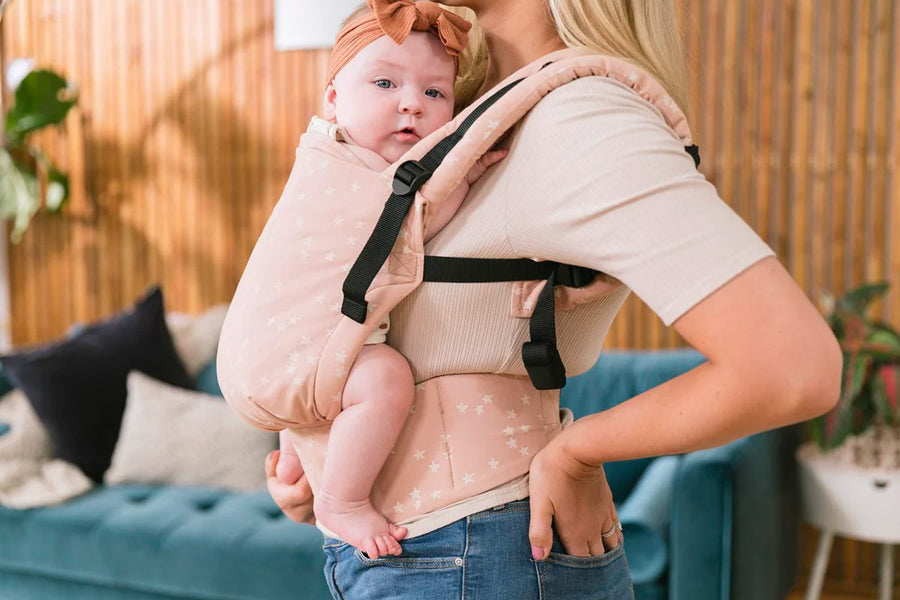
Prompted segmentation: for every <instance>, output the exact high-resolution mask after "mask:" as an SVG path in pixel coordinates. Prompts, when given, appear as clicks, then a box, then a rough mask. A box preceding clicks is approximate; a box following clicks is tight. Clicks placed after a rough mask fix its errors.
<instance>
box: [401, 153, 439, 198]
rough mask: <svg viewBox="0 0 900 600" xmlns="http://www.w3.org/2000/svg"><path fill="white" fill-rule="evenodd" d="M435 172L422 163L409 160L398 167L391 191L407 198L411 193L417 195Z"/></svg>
mask: <svg viewBox="0 0 900 600" xmlns="http://www.w3.org/2000/svg"><path fill="white" fill-rule="evenodd" d="M433 174H434V171H432V170H430V169H426V168H425V167H423V166H422V163H420V162H419V161H416V160H408V161H406V162H405V163H403V164H401V165H400V166H399V167H397V171H396V172H395V173H394V181H393V183H392V184H391V189H392V190H393V191H394V193H395V194H397V195H398V196H406V195H407V194H410V193H413V194H414V193H416V192H417V191H419V188H420V187H422V186H423V185H425V182H426V181H428V180H429V179H430V178H431V176H432V175H433Z"/></svg>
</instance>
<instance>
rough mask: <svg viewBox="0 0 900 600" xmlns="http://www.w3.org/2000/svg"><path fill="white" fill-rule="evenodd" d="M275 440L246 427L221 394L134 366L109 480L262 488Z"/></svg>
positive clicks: (273, 436) (245, 488) (129, 378)
mask: <svg viewBox="0 0 900 600" xmlns="http://www.w3.org/2000/svg"><path fill="white" fill-rule="evenodd" d="M277 440H278V436H276V435H275V434H273V433H270V432H268V431H262V430H259V429H254V428H252V427H248V426H247V424H246V423H245V422H244V421H243V420H242V419H241V418H240V417H238V416H237V415H236V414H235V413H234V412H233V411H232V410H231V409H230V408H229V407H228V405H227V404H225V402H223V401H222V399H221V398H219V397H216V396H211V395H209V394H204V393H202V392H194V391H191V390H185V389H181V388H177V387H174V386H171V385H169V384H167V383H163V382H161V381H156V380H155V379H153V378H152V377H148V376H147V375H144V374H143V373H141V372H139V371H132V372H131V373H129V374H128V400H127V402H126V404H125V416H124V417H123V418H122V430H121V432H120V433H119V441H118V443H117V444H116V450H115V452H114V453H113V457H112V464H111V465H110V467H109V470H108V471H107V472H106V477H105V481H106V483H109V484H116V483H156V484H175V485H204V486H210V487H221V488H227V489H232V490H246V491H250V490H261V489H264V488H265V487H266V474H265V469H263V465H264V464H265V460H266V455H268V454H269V452H271V451H272V450H274V449H275V446H276V442H277Z"/></svg>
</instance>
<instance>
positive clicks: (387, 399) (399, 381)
mask: <svg viewBox="0 0 900 600" xmlns="http://www.w3.org/2000/svg"><path fill="white" fill-rule="evenodd" d="M414 393H415V382H414V381H413V375H412V369H411V368H410V366H409V363H408V362H407V360H406V358H404V357H403V355H402V354H400V353H399V352H398V351H396V350H394V349H393V348H391V347H390V346H388V345H387V344H383V343H382V344H367V345H365V346H363V347H362V349H361V350H360V351H359V354H358V355H357V356H356V360H355V361H354V363H353V366H352V367H351V368H350V373H348V375H347V382H346V383H345V384H344V393H343V398H342V401H341V404H342V408H344V409H346V408H349V407H351V406H356V405H359V404H363V403H366V402H369V401H375V402H377V403H378V405H379V407H380V408H383V409H384V410H386V411H388V412H389V413H390V414H398V413H399V414H403V415H404V416H405V415H406V413H407V412H408V411H409V409H410V407H411V406H412V402H413V396H414Z"/></svg>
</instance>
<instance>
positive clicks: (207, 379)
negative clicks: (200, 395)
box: [197, 358, 222, 396]
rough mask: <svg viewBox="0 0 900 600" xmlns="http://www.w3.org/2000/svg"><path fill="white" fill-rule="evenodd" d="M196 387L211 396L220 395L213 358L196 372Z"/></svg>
mask: <svg viewBox="0 0 900 600" xmlns="http://www.w3.org/2000/svg"><path fill="white" fill-rule="evenodd" d="M197 389H198V390H200V391H201V392H205V393H207V394H210V395H212V396H221V395H222V389H221V388H220V387H219V376H218V374H217V373H216V359H215V358H214V359H212V360H211V361H210V362H209V364H207V365H206V366H205V367H203V368H202V369H200V372H199V373H198V374H197Z"/></svg>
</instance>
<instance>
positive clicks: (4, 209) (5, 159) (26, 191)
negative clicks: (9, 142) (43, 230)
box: [0, 147, 39, 243]
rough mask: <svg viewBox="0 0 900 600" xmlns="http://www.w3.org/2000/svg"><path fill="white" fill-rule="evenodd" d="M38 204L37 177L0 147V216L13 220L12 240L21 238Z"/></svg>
mask: <svg viewBox="0 0 900 600" xmlns="http://www.w3.org/2000/svg"><path fill="white" fill-rule="evenodd" d="M38 206H39V201H38V182H37V178H36V177H35V176H34V174H33V173H31V172H29V171H28V170H27V169H25V168H23V167H21V166H20V165H19V164H17V163H16V161H14V160H13V157H12V156H11V155H10V153H9V152H8V150H7V149H6V148H3V147H0V218H4V219H10V220H11V221H12V222H13V230H12V232H11V233H10V239H12V241H13V242H15V243H18V242H19V240H21V239H22V234H23V233H24V232H25V230H26V229H28V223H29V222H30V221H31V217H33V216H34V213H36V212H37V209H38Z"/></svg>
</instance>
